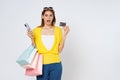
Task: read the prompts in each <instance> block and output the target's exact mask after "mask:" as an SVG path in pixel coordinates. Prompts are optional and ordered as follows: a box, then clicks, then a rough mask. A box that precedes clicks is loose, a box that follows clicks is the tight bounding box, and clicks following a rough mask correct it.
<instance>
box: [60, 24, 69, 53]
mask: <svg viewBox="0 0 120 80" xmlns="http://www.w3.org/2000/svg"><path fill="white" fill-rule="evenodd" d="M63 30H64V33H63V37H62V41H61V43H60V45H59V50H58V51H59V53H61V51H62V50H63V48H64V44H65V40H66V37H67V34H68V32H69V31H70V29H69V26H65V27H63Z"/></svg>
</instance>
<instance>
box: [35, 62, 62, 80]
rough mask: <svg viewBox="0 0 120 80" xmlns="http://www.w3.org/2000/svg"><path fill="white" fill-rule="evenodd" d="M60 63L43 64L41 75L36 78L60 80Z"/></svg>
mask: <svg viewBox="0 0 120 80" xmlns="http://www.w3.org/2000/svg"><path fill="white" fill-rule="evenodd" d="M61 75H62V64H61V62H60V63H52V64H45V65H43V75H40V76H37V77H36V78H37V80H61Z"/></svg>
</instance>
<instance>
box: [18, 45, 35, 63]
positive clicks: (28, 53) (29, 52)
mask: <svg viewBox="0 0 120 80" xmlns="http://www.w3.org/2000/svg"><path fill="white" fill-rule="evenodd" d="M36 51H37V49H36V48H35V47H34V46H33V45H30V46H29V47H28V48H27V49H26V50H25V51H24V52H23V53H22V54H21V55H20V56H19V57H18V59H17V60H16V62H17V63H18V64H20V65H27V64H30V63H31V62H32V60H33V58H34V55H35V53H36Z"/></svg>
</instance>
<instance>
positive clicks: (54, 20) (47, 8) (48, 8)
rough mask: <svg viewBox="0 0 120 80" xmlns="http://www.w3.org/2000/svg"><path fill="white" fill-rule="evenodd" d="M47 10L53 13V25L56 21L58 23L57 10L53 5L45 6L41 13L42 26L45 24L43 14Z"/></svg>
mask: <svg viewBox="0 0 120 80" xmlns="http://www.w3.org/2000/svg"><path fill="white" fill-rule="evenodd" d="M46 11H51V12H52V14H53V21H52V24H51V25H52V26H54V25H55V23H56V18H55V11H54V10H53V8H52V7H44V8H43V11H42V14H41V25H40V27H43V26H44V25H45V23H44V19H42V16H43V15H44V14H45V12H46Z"/></svg>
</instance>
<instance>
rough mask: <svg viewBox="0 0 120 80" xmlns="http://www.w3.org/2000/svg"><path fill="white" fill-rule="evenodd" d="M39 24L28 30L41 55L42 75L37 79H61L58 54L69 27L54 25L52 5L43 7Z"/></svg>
mask: <svg viewBox="0 0 120 80" xmlns="http://www.w3.org/2000/svg"><path fill="white" fill-rule="evenodd" d="M41 18H42V20H41V25H40V26H37V27H36V28H34V29H33V30H32V31H28V32H27V34H28V36H29V37H30V38H31V41H32V43H33V45H34V46H35V47H36V48H37V49H38V53H40V54H42V55H43V75H40V76H37V77H36V78H37V80H61V74H62V64H61V61H60V57H59V54H60V52H61V51H62V49H63V47H64V43H65V40H66V37H67V34H68V32H69V27H68V26H65V27H64V28H63V31H64V33H63V34H62V29H61V28H59V27H57V26H55V22H56V18H55V12H54V10H53V8H52V7H44V9H43V11H42V15H41Z"/></svg>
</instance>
